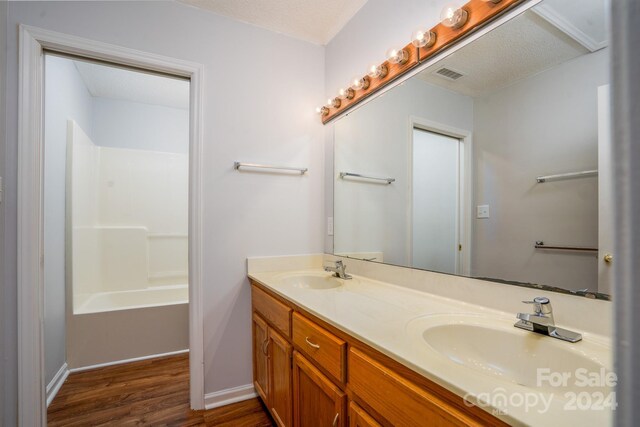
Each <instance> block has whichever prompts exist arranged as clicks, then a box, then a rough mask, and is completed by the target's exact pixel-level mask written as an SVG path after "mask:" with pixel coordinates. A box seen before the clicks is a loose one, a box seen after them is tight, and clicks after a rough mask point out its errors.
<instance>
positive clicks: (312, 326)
mask: <svg viewBox="0 0 640 427" xmlns="http://www.w3.org/2000/svg"><path fill="white" fill-rule="evenodd" d="M252 302H253V353H254V354H253V365H254V366H253V378H254V385H255V388H256V391H257V393H258V394H259V395H260V397H261V398H262V400H263V401H264V403H265V405H266V406H267V408H268V409H269V412H270V413H271V415H272V416H273V418H274V420H275V421H276V423H277V424H278V425H279V426H285V427H288V426H293V427H347V426H349V427H382V426H383V427H390V426H402V427H405V426H407V427H411V426H423V425H428V426H434V427H437V426H486V425H491V426H506V425H507V424H505V423H504V422H502V421H501V420H499V419H497V418H495V417H493V416H492V415H491V414H489V413H487V412H485V411H483V410H482V409H480V408H477V407H468V406H466V405H465V404H464V403H463V401H462V398H461V397H459V396H457V395H455V394H454V393H452V392H450V391H448V390H446V389H444V388H443V387H441V386H439V385H437V384H435V383H433V382H432V381H430V380H428V379H427V378H425V377H424V376H422V375H419V374H417V373H415V372H414V371H412V370H410V369H408V368H407V367H405V366H403V365H401V364H399V363H398V362H396V361H395V360H392V359H390V358H389V357H387V356H385V355H383V354H382V353H380V352H379V351H377V350H375V349H373V348H371V347H370V346H368V345H366V344H364V343H362V342H360V341H358V340H357V339H355V338H353V337H352V336H350V335H348V334H346V333H344V332H342V331H341V330H339V329H337V328H335V327H333V326H332V325H330V324H328V323H326V322H324V321H322V320H321V319H318V318H316V317H314V316H313V315H311V314H310V313H307V312H305V310H304V309H302V308H301V307H298V306H297V305H296V304H295V303H293V302H290V301H288V300H286V299H284V298H282V297H280V296H277V295H276V294H274V293H272V292H271V291H269V290H268V288H266V287H263V286H262V285H260V284H257V283H255V282H253V281H252ZM347 403H348V408H347ZM365 408H366V409H365Z"/></svg>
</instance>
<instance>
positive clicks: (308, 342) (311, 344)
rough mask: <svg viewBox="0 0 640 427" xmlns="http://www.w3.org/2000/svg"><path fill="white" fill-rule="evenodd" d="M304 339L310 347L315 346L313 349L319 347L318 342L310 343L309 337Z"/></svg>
mask: <svg viewBox="0 0 640 427" xmlns="http://www.w3.org/2000/svg"><path fill="white" fill-rule="evenodd" d="M304 340H305V341H306V342H307V344H309V345H310V346H311V347H313V348H315V349H318V348H320V346H319V345H318V344H314V343H312V342H311V341H309V337H305V339H304Z"/></svg>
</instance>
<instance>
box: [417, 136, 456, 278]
mask: <svg viewBox="0 0 640 427" xmlns="http://www.w3.org/2000/svg"><path fill="white" fill-rule="evenodd" d="M460 144H461V142H460V140H459V139H456V138H453V137H450V136H446V135H442V134H439V133H434V132H429V131H426V130H422V129H418V128H414V129H413V147H412V162H413V169H412V170H413V177H412V201H411V202H412V224H411V227H412V228H411V229H412V233H411V242H412V243H411V265H412V266H413V267H414V268H422V269H427V270H434V271H440V272H445V273H458V274H459V273H460V271H459V269H460V262H459V255H458V247H459V243H460V240H459V237H460V236H459V230H460V226H459V221H460V219H459V212H460V164H461V162H460V160H461V159H460V157H461V152H460V151H461V150H460Z"/></svg>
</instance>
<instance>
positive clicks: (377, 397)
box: [349, 347, 481, 427]
mask: <svg viewBox="0 0 640 427" xmlns="http://www.w3.org/2000/svg"><path fill="white" fill-rule="evenodd" d="M349 387H350V388H351V390H352V391H353V392H354V393H355V394H356V395H357V396H358V397H360V398H361V399H362V400H363V401H364V402H366V403H367V404H368V405H370V406H371V407H372V408H375V410H376V412H378V413H379V414H380V415H381V416H382V417H384V418H385V419H387V420H388V421H389V422H390V423H391V424H393V425H396V426H418V425H428V426H433V427H438V426H443V427H444V426H452V425H453V426H480V425H481V423H480V422H479V421H477V420H476V419H475V418H474V417H472V416H470V415H469V414H467V413H465V412H462V411H461V410H459V409H458V408H456V407H454V406H451V404H450V403H448V402H446V401H444V400H443V399H442V398H440V397H438V396H436V395H433V394H431V393H429V392H428V391H426V390H424V389H422V388H420V387H419V386H417V385H416V384H414V383H412V382H410V381H408V380H406V379H404V378H402V377H400V376H399V375H397V374H396V373H395V372H393V371H391V370H389V369H388V368H386V367H385V366H383V365H381V364H380V363H378V362H377V361H375V360H373V359H371V358H369V357H368V356H366V355H365V354H364V353H362V352H361V351H359V350H357V349H355V348H353V347H352V348H351V349H349Z"/></svg>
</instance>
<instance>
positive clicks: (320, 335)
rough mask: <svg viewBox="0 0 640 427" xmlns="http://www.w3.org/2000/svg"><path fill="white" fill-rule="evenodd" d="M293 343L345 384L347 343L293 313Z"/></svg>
mask: <svg viewBox="0 0 640 427" xmlns="http://www.w3.org/2000/svg"><path fill="white" fill-rule="evenodd" d="M293 343H294V344H295V345H296V346H297V347H298V348H299V349H300V350H302V351H303V352H304V353H305V354H306V355H307V356H308V357H309V358H310V359H311V360H313V361H314V362H316V363H317V364H318V365H319V366H320V367H322V368H323V369H325V370H326V371H327V372H328V373H329V374H330V375H331V376H333V378H334V379H335V380H337V381H338V382H341V383H344V373H345V369H344V362H345V353H346V348H347V343H346V342H344V341H343V340H341V339H340V338H338V337H336V336H335V335H333V334H332V333H331V332H329V331H327V330H325V329H323V328H321V327H320V326H318V325H316V324H315V323H313V322H311V321H310V320H307V319H306V318H304V317H302V316H301V315H299V314H298V313H293Z"/></svg>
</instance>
